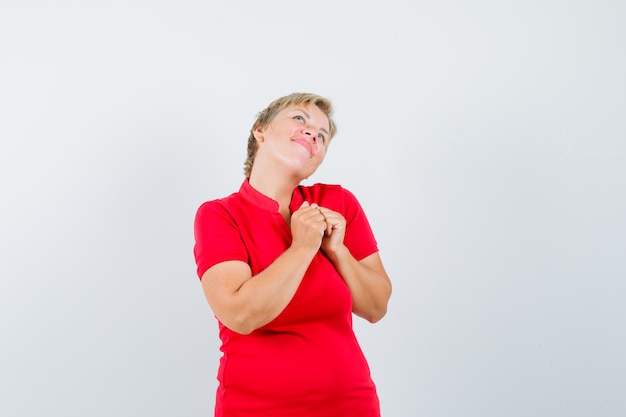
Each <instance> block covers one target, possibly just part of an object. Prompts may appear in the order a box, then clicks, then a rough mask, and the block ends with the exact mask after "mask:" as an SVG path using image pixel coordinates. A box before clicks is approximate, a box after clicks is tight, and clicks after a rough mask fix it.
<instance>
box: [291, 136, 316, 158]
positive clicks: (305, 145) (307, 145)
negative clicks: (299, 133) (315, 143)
mask: <svg viewBox="0 0 626 417" xmlns="http://www.w3.org/2000/svg"><path fill="white" fill-rule="evenodd" d="M293 141H294V142H296V143H297V144H298V145H300V146H302V147H303V148H304V149H306V150H307V151H308V152H309V155H310V156H311V157H313V147H312V146H311V144H310V143H309V141H308V140H306V139H302V138H295V139H293Z"/></svg>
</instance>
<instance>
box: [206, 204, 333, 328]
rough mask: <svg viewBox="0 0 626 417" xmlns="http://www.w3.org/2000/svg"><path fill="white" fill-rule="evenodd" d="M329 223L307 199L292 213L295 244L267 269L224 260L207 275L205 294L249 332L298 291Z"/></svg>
mask: <svg viewBox="0 0 626 417" xmlns="http://www.w3.org/2000/svg"><path fill="white" fill-rule="evenodd" d="M325 228H326V224H325V222H324V217H323V216H322V214H321V213H320V211H319V210H318V209H317V208H315V207H311V206H309V204H308V203H307V202H305V203H304V204H303V205H302V207H300V209H299V210H297V211H296V212H295V213H293V215H292V217H291V233H292V236H293V240H292V244H291V246H290V247H289V248H288V249H287V250H286V251H285V252H284V253H283V254H282V255H281V256H279V257H278V258H277V259H276V260H275V261H274V262H273V263H272V264H271V265H270V266H268V267H267V268H266V269H265V270H263V271H262V272H260V273H259V274H257V275H256V276H254V277H253V276H252V272H251V270H250V267H249V266H248V264H246V263H245V262H241V261H226V262H221V263H219V264H217V265H214V266H213V267H211V268H209V269H208V270H207V271H206V272H205V273H204V274H203V275H202V288H203V290H204V294H205V296H206V298H207V301H208V302H209V305H210V306H211V309H212V310H213V312H214V313H215V315H216V317H217V318H218V319H219V320H220V321H221V322H222V323H223V324H224V325H225V326H226V327H228V328H230V329H231V330H233V331H236V332H238V333H242V334H248V333H251V332H252V331H254V330H255V329H258V328H259V327H262V326H264V325H265V324H267V323H269V322H270V321H272V320H273V319H274V318H276V316H278V315H279V314H280V313H281V311H283V309H284V308H285V307H286V306H287V304H289V302H290V301H291V299H292V298H293V295H294V294H295V292H296V290H297V289H298V286H299V285H300V282H301V281H302V278H303V277H304V273H305V272H306V270H307V268H308V267H309V264H310V263H311V260H312V259H313V257H314V256H315V254H316V253H317V251H318V250H319V247H320V244H321V241H322V237H323V234H324V230H325Z"/></svg>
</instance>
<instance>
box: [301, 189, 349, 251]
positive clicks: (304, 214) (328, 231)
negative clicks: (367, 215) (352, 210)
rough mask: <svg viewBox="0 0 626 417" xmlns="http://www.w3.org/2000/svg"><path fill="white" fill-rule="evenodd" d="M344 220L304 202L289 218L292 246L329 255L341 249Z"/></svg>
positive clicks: (339, 215) (337, 215)
mask: <svg viewBox="0 0 626 417" xmlns="http://www.w3.org/2000/svg"><path fill="white" fill-rule="evenodd" d="M345 231H346V219H344V217H343V216H342V215H341V214H340V213H337V212H336V211H333V210H330V209H328V208H326V207H320V206H318V205H317V204H315V203H313V204H309V202H307V201H305V202H304V203H302V206H300V208H299V209H298V210H296V211H295V212H294V213H293V215H292V216H291V234H292V236H293V243H292V245H293V246H304V247H307V248H311V249H315V250H317V249H322V251H324V252H325V253H326V254H328V255H330V254H333V253H335V252H337V251H339V250H340V249H341V248H342V247H343V238H344V235H345Z"/></svg>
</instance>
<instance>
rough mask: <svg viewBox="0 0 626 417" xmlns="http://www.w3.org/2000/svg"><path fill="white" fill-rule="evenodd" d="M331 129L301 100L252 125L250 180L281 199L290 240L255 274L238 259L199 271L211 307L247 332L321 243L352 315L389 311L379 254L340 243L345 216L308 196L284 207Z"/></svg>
mask: <svg viewBox="0 0 626 417" xmlns="http://www.w3.org/2000/svg"><path fill="white" fill-rule="evenodd" d="M328 130H329V125H328V118H327V117H326V115H325V114H324V112H322V111H321V110H320V109H319V108H317V107H316V106H314V105H306V104H301V105H295V106H290V107H287V108H285V109H283V110H282V111H280V112H279V113H278V114H277V115H276V117H275V118H274V119H273V120H272V121H271V122H270V123H269V124H268V126H265V127H259V128H257V129H255V130H254V136H255V138H256V140H257V142H258V146H259V148H258V151H257V155H256V158H255V161H254V166H253V167H252V172H251V175H250V185H251V186H252V187H253V188H255V189H256V190H258V191H259V192H261V193H262V194H265V195H266V196H268V197H270V198H272V199H274V200H275V201H277V202H278V204H279V211H280V213H281V214H282V216H283V218H284V219H285V221H286V222H287V224H289V226H290V228H291V234H292V244H291V246H290V247H289V248H288V249H287V250H286V251H285V252H284V253H283V254H282V255H281V256H279V257H278V258H277V259H276V260H275V261H274V262H273V263H272V264H271V265H269V266H268V267H267V268H266V269H265V270H263V271H262V272H260V273H259V274H257V275H256V276H254V277H253V276H252V272H251V270H250V267H249V266H248V264H246V263H245V262H241V261H227V262H222V263H219V264H217V265H215V266H213V267H211V268H209V269H208V270H207V271H206V272H205V273H204V275H203V276H202V287H203V290H204V294H205V296H206V298H207V301H208V302H209V305H210V306H211V308H212V310H213V312H214V313H215V315H216V316H217V318H218V319H219V320H220V321H221V322H222V323H224V325H225V326H227V327H228V328H230V329H232V330H233V331H235V332H238V333H242V334H249V333H251V332H252V331H254V330H256V329H258V328H259V327H262V326H264V325H265V324H267V323H269V322H270V321H272V320H273V319H274V318H276V317H277V316H278V315H279V314H280V313H281V312H282V311H283V309H284V308H285V307H286V306H287V304H289V302H290V301H291V299H292V298H293V295H294V294H295V292H296V290H297V289H298V286H299V285H300V282H301V281H302V278H303V277H304V273H305V272H306V270H307V268H308V266H309V264H310V263H311V260H312V259H313V257H314V256H315V254H316V253H317V252H318V250H320V249H321V250H322V251H323V252H324V253H325V254H326V256H327V257H328V258H329V259H330V261H331V262H332V263H333V265H334V266H335V268H336V269H337V271H338V272H339V274H340V275H341V277H342V278H343V279H344V281H345V282H346V284H347V286H348V288H349V289H350V293H351V295H352V299H353V312H354V313H355V314H356V315H358V316H360V317H363V318H365V319H366V320H368V321H370V322H372V323H373V322H376V321H378V320H380V319H381V318H382V317H383V316H384V315H385V314H386V312H387V303H388V301H389V297H390V296H391V281H390V280H389V277H388V276H387V273H386V272H385V269H384V267H383V264H382V261H381V259H380V256H379V254H378V253H374V254H372V255H370V256H368V257H366V258H364V259H362V260H361V261H357V260H356V259H355V258H354V257H353V256H352V254H351V253H350V251H349V250H348V249H347V248H346V246H345V245H344V236H345V229H346V220H345V219H344V217H343V216H342V215H341V214H340V213H337V212H335V211H332V210H330V209H328V208H325V207H320V206H318V205H317V204H316V203H314V202H311V203H310V202H307V201H305V202H304V203H303V204H302V206H301V207H300V208H299V209H298V210H296V211H295V212H294V213H293V215H291V214H290V213H289V203H290V202H291V194H292V192H293V189H294V188H295V187H296V186H298V184H300V182H301V181H302V180H303V179H305V178H308V177H309V176H310V175H311V174H313V173H314V172H315V170H316V169H317V168H318V167H319V165H320V164H321V163H322V161H323V160H324V156H325V155H326V146H327V139H325V138H328ZM252 278H254V279H252Z"/></svg>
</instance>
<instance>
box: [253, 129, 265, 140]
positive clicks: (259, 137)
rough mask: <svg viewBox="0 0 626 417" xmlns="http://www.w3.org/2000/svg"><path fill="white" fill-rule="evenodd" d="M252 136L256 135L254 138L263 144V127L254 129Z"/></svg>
mask: <svg viewBox="0 0 626 417" xmlns="http://www.w3.org/2000/svg"><path fill="white" fill-rule="evenodd" d="M252 134H253V135H254V138H255V139H256V140H257V142H263V140H264V138H263V131H262V130H261V126H257V127H255V128H254V129H252Z"/></svg>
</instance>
